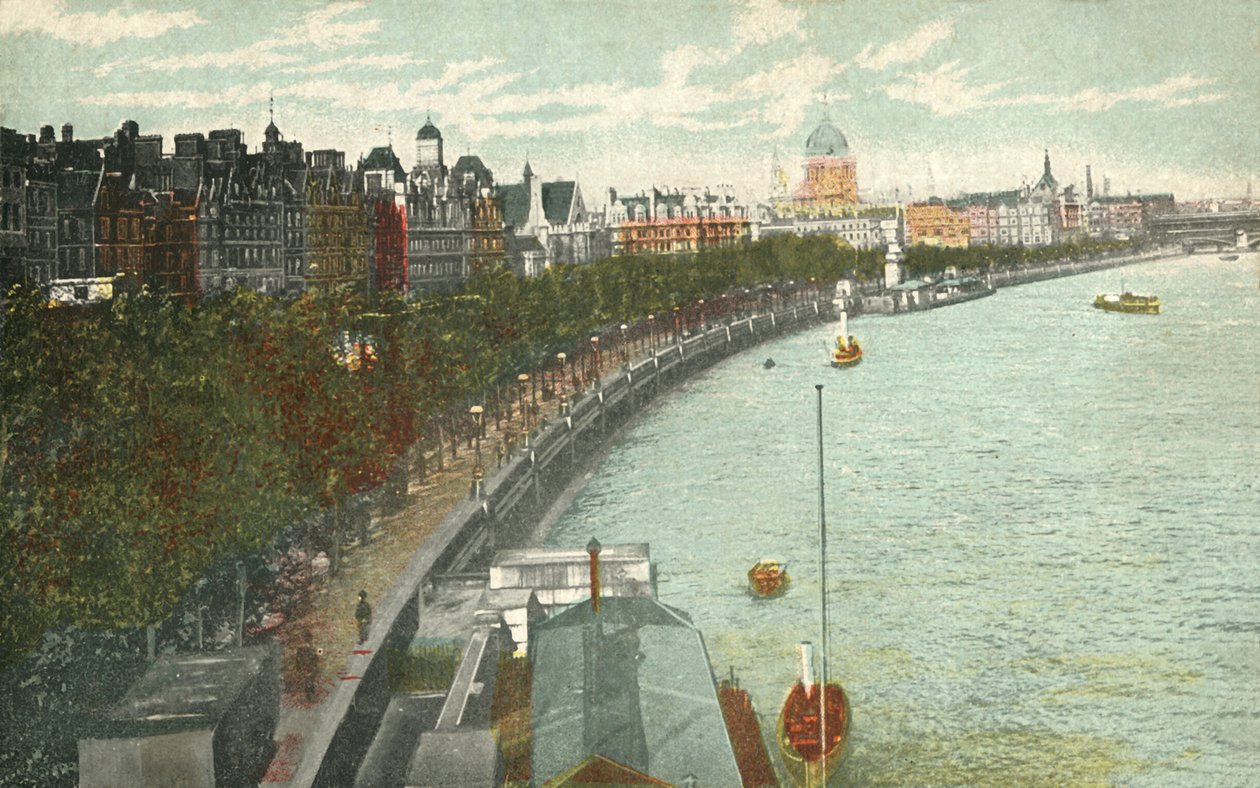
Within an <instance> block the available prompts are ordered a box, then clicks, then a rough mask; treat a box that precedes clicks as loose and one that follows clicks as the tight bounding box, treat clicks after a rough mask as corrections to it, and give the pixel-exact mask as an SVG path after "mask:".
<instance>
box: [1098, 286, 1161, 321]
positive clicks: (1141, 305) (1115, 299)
mask: <svg viewBox="0 0 1260 788" xmlns="http://www.w3.org/2000/svg"><path fill="white" fill-rule="evenodd" d="M1094 308H1096V309H1104V310H1106V311H1108V312H1127V313H1129V314H1135V315H1158V314H1159V296H1154V295H1146V294H1143V293H1130V292H1128V291H1127V290H1126V291H1125V292H1123V293H1119V294H1117V293H1102V294H1100V295H1098V296H1097V297H1096V298H1094Z"/></svg>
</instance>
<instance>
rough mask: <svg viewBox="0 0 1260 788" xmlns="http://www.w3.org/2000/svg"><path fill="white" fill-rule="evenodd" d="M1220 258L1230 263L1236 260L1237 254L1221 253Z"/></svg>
mask: <svg viewBox="0 0 1260 788" xmlns="http://www.w3.org/2000/svg"><path fill="white" fill-rule="evenodd" d="M1221 259H1222V260H1224V261H1225V262H1227V263H1232V262H1234V261H1235V260H1237V259H1238V255H1236V254H1223V255H1221Z"/></svg>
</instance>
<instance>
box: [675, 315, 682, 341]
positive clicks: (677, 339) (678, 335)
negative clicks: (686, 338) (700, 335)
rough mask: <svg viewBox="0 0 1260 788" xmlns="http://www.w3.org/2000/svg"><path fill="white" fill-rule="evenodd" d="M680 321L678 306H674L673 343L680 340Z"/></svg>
mask: <svg viewBox="0 0 1260 788" xmlns="http://www.w3.org/2000/svg"><path fill="white" fill-rule="evenodd" d="M681 322H682V314H681V313H680V312H679V311H678V307H674V342H675V343H678V342H681V341H682V335H681V333H679V328H680V325H681Z"/></svg>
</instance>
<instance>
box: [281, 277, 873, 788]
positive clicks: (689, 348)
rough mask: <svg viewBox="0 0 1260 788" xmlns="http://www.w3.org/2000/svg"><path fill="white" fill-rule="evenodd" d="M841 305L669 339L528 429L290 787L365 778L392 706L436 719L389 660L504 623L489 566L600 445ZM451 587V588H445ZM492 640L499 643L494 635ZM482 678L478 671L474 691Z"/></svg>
mask: <svg viewBox="0 0 1260 788" xmlns="http://www.w3.org/2000/svg"><path fill="white" fill-rule="evenodd" d="M839 305H840V306H843V307H846V308H852V307H853V306H855V303H854V301H841V302H840V304H839ZM836 306H837V305H836V304H832V303H828V302H823V301H810V302H806V303H804V304H801V305H798V306H792V307H789V308H785V309H780V310H778V311H774V312H768V313H762V314H757V315H753V316H750V317H747V318H744V319H741V320H735V321H732V322H730V323H726V324H721V325H714V326H709V327H707V328H706V329H705V330H703V331H701V332H699V333H697V334H695V335H693V336H690V337H684V338H681V339H680V340H679V341H678V342H676V343H671V344H667V345H658V346H657V347H655V348H653V349H652V350H651V351H650V352H649V353H648V354H646V355H645V356H643V357H641V358H638V359H635V360H632V361H630V362H628V363H626V364H624V365H623V366H622V367H621V368H620V369H619V370H617V371H616V372H614V373H612V374H608V375H606V376H605V377H604V378H603V379H601V380H600V381H599V382H598V384H596V385H595V386H593V387H591V388H588V389H587V390H586V391H585V392H583V393H582V394H581V395H577V396H575V397H574V398H573V401H572V402H571V403H570V404H569V406H568V408H567V412H566V413H565V415H563V416H562V417H560V418H558V419H556V420H554V421H550V422H546V423H543V424H541V425H539V426H538V427H537V428H536V429H534V430H533V431H531V432H530V433H529V434H527V435H526V436H525V438H524V440H523V441H522V442H521V443H520V444H519V445H517V446H515V447H514V448H513V450H512V451H511V452H510V453H509V455H508V456H505V457H504V460H503V463H502V465H501V467H498V468H495V469H492V470H491V471H490V472H489V473H488V474H487V475H486V478H485V479H484V480H483V481H482V483H481V484H480V485H479V486H477V487H474V489H473V490H472V491H471V492H470V495H469V496H468V497H467V498H466V499H465V500H463V501H461V502H459V503H458V504H457V505H456V506H455V507H454V508H453V510H452V511H450V512H449V513H448V514H447V516H446V517H445V518H444V519H443V520H442V522H441V523H440V524H439V525H438V527H437V528H436V530H435V531H434V532H433V533H432V534H431V535H430V537H429V538H428V539H426V540H425V542H424V543H423V544H422V545H421V546H420V548H419V549H417V550H416V552H415V553H414V554H413V555H412V557H411V559H410V561H409V562H408V565H407V567H406V569H404V571H403V572H402V573H401V574H400V575H399V576H398V577H397V578H396V580H395V581H394V583H393V586H392V587H391V589H390V590H389V592H388V593H387V594H385V595H384V596H383V597H382V598H381V600H380V603H379V605H378V606H377V609H376V611H375V612H374V617H373V627H372V633H371V635H370V637H369V640H368V642H367V643H364V644H362V645H361V646H360V647H359V648H358V649H356V650H355V651H354V652H353V653H352V654H351V655H350V656H349V658H348V661H347V664H346V666H345V670H344V674H345V675H346V676H349V677H352V678H353V680H349V681H342V682H340V683H339V686H337V687H336V688H335V689H334V690H333V695H332V697H330V698H328V699H327V700H326V701H325V702H324V703H323V704H321V706H320V709H319V717H318V719H316V720H315V721H314V724H313V726H312V727H311V728H310V729H309V730H308V732H307V734H306V736H305V741H304V742H303V747H302V750H301V752H300V754H298V756H297V759H296V764H295V768H294V771H293V774H292V777H291V778H290V779H289V780H288V781H287V782H286V783H284V784H286V785H289V786H301V787H302V788H306V787H307V786H316V787H317V788H323V787H324V786H327V787H329V788H332V787H333V786H337V787H338V788H340V787H341V786H346V785H354V784H355V782H356V779H357V773H358V770H359V766H360V764H361V763H362V764H364V765H367V764H368V763H369V762H375V761H373V760H372V759H370V758H369V757H368V755H369V748H370V747H371V745H372V742H373V739H374V738H375V736H376V733H377V731H378V729H380V728H381V723H382V720H383V719H385V718H386V715H387V712H390V710H391V709H396V711H395V714H394V716H395V717H397V718H399V719H404V718H409V719H412V720H414V719H417V718H422V717H424V716H425V713H424V710H423V709H419V710H418V709H417V708H416V707H415V706H413V707H410V708H398V706H397V704H395V705H394V706H391V703H392V702H394V701H392V699H391V693H390V691H389V683H390V681H389V679H390V669H389V661H390V660H389V655H390V654H398V653H400V652H405V651H406V649H407V648H408V647H409V645H410V644H411V643H412V641H413V640H414V639H415V637H416V636H417V635H418V634H419V635H421V636H424V635H428V634H431V632H430V630H429V628H430V627H432V626H434V625H435V623H436V621H438V620H439V619H446V620H447V621H448V622H449V623H451V624H455V623H456V622H459V621H463V622H465V626H467V627H468V628H467V629H465V630H464V633H465V637H467V632H468V631H469V629H472V630H473V631H476V628H477V627H493V626H496V624H494V623H492V622H488V621H481V622H478V621H477V620H476V617H477V610H478V602H479V601H480V599H481V593H482V589H481V586H482V584H483V582H484V581H483V580H482V578H481V574H480V572H484V571H485V570H486V568H487V567H488V564H489V562H490V560H491V557H492V556H494V555H495V554H496V552H498V551H500V550H502V549H504V548H506V547H522V546H529V545H530V544H531V543H533V541H534V540H536V539H537V538H539V536H540V534H538V533H537V529H536V528H534V527H532V523H533V522H534V521H535V520H536V519H537V517H538V515H539V514H540V513H541V512H543V511H545V509H546V507H547V506H548V505H549V504H550V502H551V501H552V500H553V499H554V497H555V496H556V495H558V494H559V493H561V492H562V491H563V490H564V489H565V487H567V486H568V484H569V481H570V475H571V473H572V472H573V470H574V469H575V468H576V467H578V466H579V460H580V459H582V458H585V457H586V456H588V455H589V454H591V453H592V452H595V451H598V449H599V447H600V446H602V445H604V441H605V439H606V438H607V437H608V436H610V435H611V434H612V432H613V431H615V430H616V429H617V427H618V426H619V425H620V424H622V423H624V422H625V421H626V420H627V419H629V418H630V417H631V416H633V415H634V414H635V413H637V412H639V411H640V410H641V409H642V408H644V407H646V406H647V405H649V404H650V403H651V402H652V401H653V399H654V398H656V397H657V396H659V395H660V394H661V393H662V392H664V391H666V390H668V389H669V388H670V387H672V386H674V385H676V384H677V383H678V382H680V381H682V380H684V379H686V378H687V377H689V376H690V375H691V374H693V373H694V372H697V371H699V370H702V369H704V368H705V367H707V366H709V365H711V364H713V363H716V362H717V361H719V360H721V359H724V358H728V357H729V356H732V355H734V354H736V353H739V352H740V351H743V350H746V349H749V348H751V347H754V346H756V345H757V344H759V343H761V342H763V341H765V340H767V339H772V338H775V337H778V336H781V335H783V334H786V333H791V332H795V331H798V330H801V329H804V328H808V327H810V326H816V325H819V324H820V323H823V322H826V321H829V320H832V319H834V318H835V316H836V311H835V310H836ZM461 577H464V578H465V579H466V581H467V582H468V583H469V587H468V588H467V589H465V590H464V592H463V593H462V594H455V595H454V596H453V597H451V596H447V594H446V593H445V591H446V590H447V589H450V588H451V587H452V585H458V583H459V582H460V578H461ZM439 588H440V589H443V593H437V589H439ZM439 603H440V604H441V605H442V607H441V608H438V607H437V605H438V604H439ZM470 622H471V626H470V625H469V623H470ZM485 639H486V641H487V642H489V641H490V639H491V638H490V636H489V635H488V634H487V635H485ZM478 683H480V682H479V681H478V680H477V679H476V678H472V679H470V680H469V681H468V682H467V686H468V687H469V688H471V687H473V686H474V685H476V684H478ZM449 697H452V696H450V695H448V696H447V698H449ZM426 703H427V706H428V707H429V712H430V714H431V711H432V707H434V706H436V704H437V701H436V700H435V699H429V700H428V701H425V700H424V699H418V700H417V703H416V705H418V706H420V707H423V706H425V705H426ZM443 703H445V701H443ZM439 713H441V712H439ZM469 742H470V744H469V746H470V747H472V748H474V750H476V751H480V749H479V748H482V747H484V744H485V742H484V738H483V739H482V740H481V741H480V743H478V742H476V741H474V740H473V739H469ZM448 744H450V742H448ZM429 746H430V747H436V746H437V745H429Z"/></svg>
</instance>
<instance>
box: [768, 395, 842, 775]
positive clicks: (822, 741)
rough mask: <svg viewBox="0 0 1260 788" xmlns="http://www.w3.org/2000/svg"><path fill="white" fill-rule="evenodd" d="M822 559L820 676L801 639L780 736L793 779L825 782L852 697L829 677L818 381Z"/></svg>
mask: <svg viewBox="0 0 1260 788" xmlns="http://www.w3.org/2000/svg"><path fill="white" fill-rule="evenodd" d="M815 388H817V389H818V543H819V550H818V565H819V580H820V582H819V595H820V601H821V607H822V650H821V653H820V659H819V665H820V667H821V670H820V671H819V674H820V678H819V681H818V682H814V680H813V674H814V669H813V647H812V646H811V645H810V644H809V643H801V644H800V646H799V647H798V652H797V653H798V655H799V657H800V678H799V680H798V681H797V682H796V683H795V684H794V685H792V688H791V689H789V690H788V695H787V698H786V699H785V700H784V701H783V710H782V711H780V712H779V725H778V729H777V731H776V735H775V738H776V739H777V740H778V743H779V754H780V755H782V756H783V764H784V766H785V767H786V768H787V773H788V775H789V776H790V777H791V778H792V783H793V784H794V785H797V786H805V787H807V788H808V787H809V786H817V787H819V788H821V786H825V785H826V784H827V779H828V778H829V777H831V775H832V774H834V773H835V771H836V767H838V766H839V765H840V761H841V760H843V759H844V747H845V744H846V743H847V741H848V738H849V720H850V719H851V714H850V710H849V697H848V695H846V694H845V692H844V687H842V686H840V684H839V682H835V681H828V680H827V640H828V635H827V518H826V515H825V513H824V509H823V500H824V498H823V454H822V452H823V438H822V386H821V385H818V386H816V387H815Z"/></svg>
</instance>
